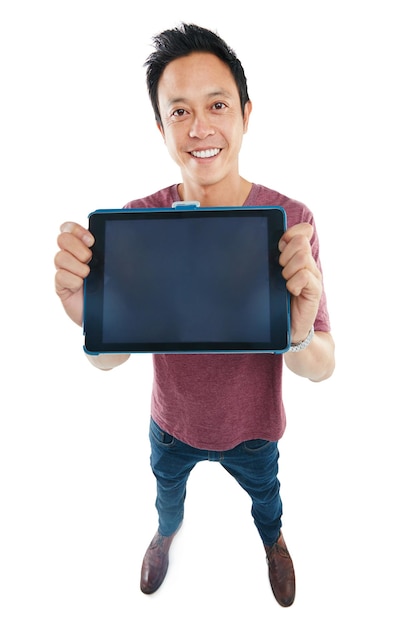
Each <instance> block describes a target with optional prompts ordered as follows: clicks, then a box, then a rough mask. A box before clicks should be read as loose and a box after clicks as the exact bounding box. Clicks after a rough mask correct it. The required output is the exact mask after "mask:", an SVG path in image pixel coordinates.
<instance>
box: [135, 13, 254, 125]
mask: <svg viewBox="0 0 417 626" xmlns="http://www.w3.org/2000/svg"><path fill="white" fill-rule="evenodd" d="M153 43H154V47H155V51H154V52H152V53H151V54H150V55H149V57H148V58H147V60H146V62H145V67H146V68H147V69H146V82H147V87H148V92H149V97H150V99H151V104H152V107H153V110H154V113H155V119H156V121H157V122H158V123H161V115H160V112H159V106H158V84H159V80H160V78H161V76H162V73H163V71H164V69H165V68H166V66H167V65H168V63H171V61H174V60H175V59H178V58H180V57H184V56H188V55H189V54H191V53H192V52H210V53H212V54H214V55H216V56H217V57H218V58H219V59H220V60H221V61H223V62H224V63H226V65H227V66H228V67H229V68H230V70H231V72H232V75H233V77H234V79H235V81H236V86H237V88H238V92H239V97H240V104H241V107H242V115H243V114H244V112H245V105H246V103H247V102H248V101H249V95H248V87H247V82H246V76H245V72H244V70H243V67H242V64H241V62H240V61H239V59H238V58H237V56H236V54H235V52H234V51H233V50H232V49H231V48H230V47H229V46H228V45H227V43H226V42H225V41H224V40H223V39H221V38H220V37H219V36H218V35H217V34H216V33H214V32H212V31H211V30H207V29H206V28H202V27H201V26H196V25H195V24H181V25H180V26H179V27H177V28H173V29H170V30H165V31H163V32H161V33H160V34H159V35H155V36H154V37H153Z"/></svg>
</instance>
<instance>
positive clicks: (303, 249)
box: [278, 223, 335, 382]
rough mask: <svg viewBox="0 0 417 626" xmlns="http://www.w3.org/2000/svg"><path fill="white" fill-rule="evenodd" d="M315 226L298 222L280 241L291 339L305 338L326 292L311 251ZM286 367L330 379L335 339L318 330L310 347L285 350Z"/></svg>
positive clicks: (304, 375) (319, 377)
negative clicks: (289, 310)
mask: <svg viewBox="0 0 417 626" xmlns="http://www.w3.org/2000/svg"><path fill="white" fill-rule="evenodd" d="M312 235H313V227H312V226H311V225H310V224H307V223H302V224H296V225H295V226H293V227H291V228H289V229H288V230H287V231H286V233H284V235H283V237H282V238H281V240H280V242H279V245H278V247H279V250H280V252H281V254H280V259H279V261H280V264H281V265H282V268H283V269H282V275H283V276H284V278H285V280H286V281H287V289H288V291H289V292H290V294H291V341H292V343H297V342H299V341H303V340H304V339H305V338H306V337H307V335H308V333H309V331H310V329H311V328H312V326H313V325H314V321H315V319H316V316H317V312H318V309H319V304H320V298H321V294H322V291H323V286H322V276H321V272H320V270H319V269H318V267H317V264H316V262H315V260H314V257H313V255H312V252H311V246H310V239H311V237H312ZM284 359H285V363H286V365H287V367H288V368H289V369H290V370H291V371H292V372H294V373H295V374H298V375H299V376H303V377H305V378H309V379H310V380H312V381H315V382H319V381H322V380H325V379H326V378H329V377H330V376H331V375H332V373H333V370H334V367H335V360H334V342H333V338H332V336H331V334H330V333H326V332H317V333H315V334H314V337H313V340H312V341H311V343H310V344H309V346H308V347H307V348H305V349H304V350H301V351H300V352H286V353H285V355H284Z"/></svg>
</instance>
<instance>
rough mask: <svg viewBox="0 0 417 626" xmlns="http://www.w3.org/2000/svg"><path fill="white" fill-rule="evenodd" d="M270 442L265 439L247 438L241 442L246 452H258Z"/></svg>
mask: <svg viewBox="0 0 417 626" xmlns="http://www.w3.org/2000/svg"><path fill="white" fill-rule="evenodd" d="M270 443H271V442H270V441H268V440H267V439H249V441H245V442H244V443H243V446H244V448H245V450H247V451H248V452H260V451H261V450H264V449H265V448H266V447H267V446H269V444H270Z"/></svg>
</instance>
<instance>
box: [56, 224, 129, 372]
mask: <svg viewBox="0 0 417 626" xmlns="http://www.w3.org/2000/svg"><path fill="white" fill-rule="evenodd" d="M93 243H94V237H93V235H92V234H91V233H90V232H89V231H88V230H86V229H85V228H83V227H82V226H80V225H79V224H74V223H73V222H66V223H65V224H63V225H62V226H61V234H60V235H59V237H58V246H59V248H60V250H59V252H58V253H57V254H56V256H55V267H56V270H57V271H56V274H55V291H56V293H57V295H58V297H59V298H60V300H61V302H62V305H63V307H64V309H65V312H66V314H67V315H68V317H69V318H70V319H71V320H72V321H73V322H75V323H76V324H78V325H79V326H82V322H83V305H84V279H85V278H87V276H88V274H89V272H90V267H89V265H88V264H89V262H90V260H91V256H92V253H91V246H92V245H93ZM129 356H130V355H129V354H100V355H98V356H91V355H87V358H88V360H89V361H90V362H91V363H92V364H93V365H95V367H98V368H99V369H102V370H109V369H113V367H117V366H118V365H121V364H122V363H124V362H125V361H127V359H128V358H129Z"/></svg>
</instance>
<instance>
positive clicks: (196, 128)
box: [189, 112, 215, 139]
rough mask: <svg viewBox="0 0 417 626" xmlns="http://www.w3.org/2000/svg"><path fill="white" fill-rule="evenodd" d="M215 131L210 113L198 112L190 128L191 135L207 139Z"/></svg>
mask: <svg viewBox="0 0 417 626" xmlns="http://www.w3.org/2000/svg"><path fill="white" fill-rule="evenodd" d="M214 133H215V130H214V128H213V126H212V125H211V123H210V120H209V117H208V115H207V114H205V113H202V112H200V113H196V114H195V115H194V118H193V121H192V124H191V127H190V130H189V135H190V137H193V138H196V139H205V138H206V137H210V135H214Z"/></svg>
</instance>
